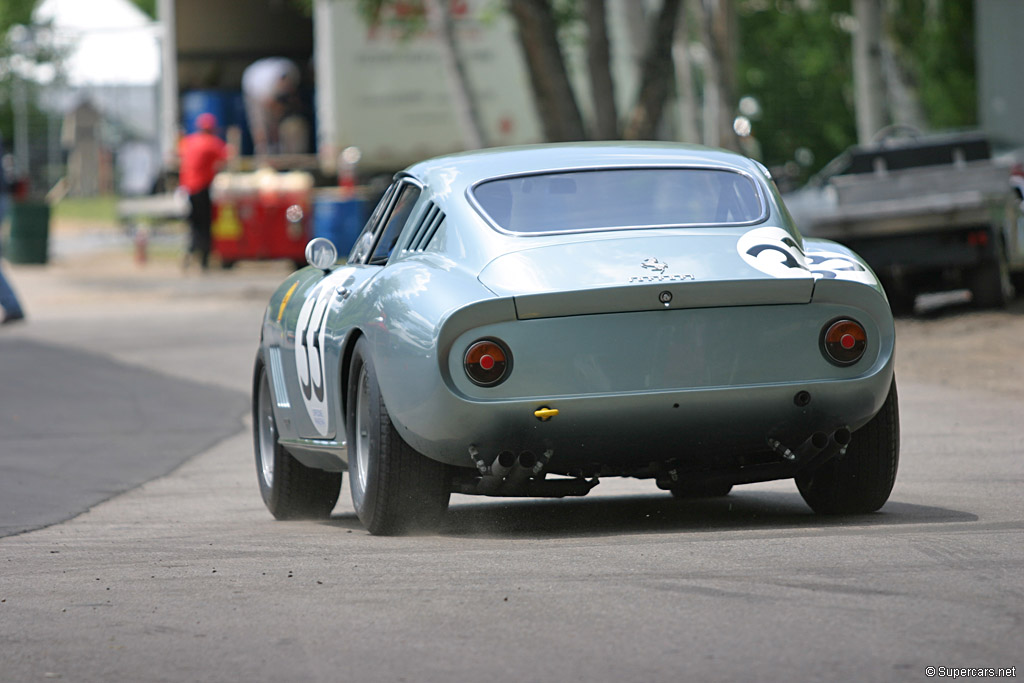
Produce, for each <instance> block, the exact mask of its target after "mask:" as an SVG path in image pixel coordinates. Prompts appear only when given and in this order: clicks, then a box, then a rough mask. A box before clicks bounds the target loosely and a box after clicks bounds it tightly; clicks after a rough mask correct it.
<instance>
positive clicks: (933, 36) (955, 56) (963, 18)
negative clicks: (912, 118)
mask: <svg viewBox="0 0 1024 683" xmlns="http://www.w3.org/2000/svg"><path fill="white" fill-rule="evenodd" d="M890 2H891V5H890V7H889V12H888V15H889V16H888V20H889V31H890V33H891V34H892V36H893V38H894V40H895V42H896V44H897V46H898V47H899V48H900V49H901V57H902V58H903V60H904V61H905V62H906V63H907V64H908V65H909V68H910V70H911V73H912V75H913V77H914V80H915V85H916V87H917V92H918V96H919V97H920V99H921V105H922V108H923V109H924V112H925V116H926V117H927V119H928V124H929V125H930V126H931V127H932V128H933V129H938V130H941V129H945V128H964V127H968V126H974V125H977V121H978V97H977V84H976V79H975V63H974V54H975V52H974V50H975V45H974V0H939V1H938V2H936V1H935V0H890Z"/></svg>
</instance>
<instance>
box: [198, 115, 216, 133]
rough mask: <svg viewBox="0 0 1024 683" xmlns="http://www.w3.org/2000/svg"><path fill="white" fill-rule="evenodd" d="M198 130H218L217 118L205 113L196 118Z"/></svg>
mask: <svg viewBox="0 0 1024 683" xmlns="http://www.w3.org/2000/svg"><path fill="white" fill-rule="evenodd" d="M196 128H198V129H199V130H206V131H212V130H217V117H216V116H214V115H213V114H211V113H210V112H204V113H202V114H200V115H199V116H197V117H196Z"/></svg>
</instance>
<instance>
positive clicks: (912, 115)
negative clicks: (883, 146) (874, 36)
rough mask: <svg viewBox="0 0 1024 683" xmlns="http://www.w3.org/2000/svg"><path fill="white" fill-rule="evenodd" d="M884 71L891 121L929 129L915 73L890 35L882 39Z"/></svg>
mask: <svg viewBox="0 0 1024 683" xmlns="http://www.w3.org/2000/svg"><path fill="white" fill-rule="evenodd" d="M882 73H883V80H884V81H885V91H886V95H887V96H888V100H889V110H890V111H889V113H890V115H891V116H892V122H893V123H897V124H900V125H903V126H910V127H911V128H916V129H917V130H920V131H924V130H927V128H928V117H927V116H925V113H924V108H923V107H922V106H921V98H920V96H919V95H918V91H917V83H916V79H915V78H914V74H913V72H912V70H911V68H910V65H909V64H908V63H907V60H906V59H905V57H904V55H903V53H902V52H901V50H900V47H899V45H897V44H896V41H894V40H893V39H892V38H889V37H888V36H886V37H884V38H883V39H882Z"/></svg>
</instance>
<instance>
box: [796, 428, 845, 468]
mask: <svg viewBox="0 0 1024 683" xmlns="http://www.w3.org/2000/svg"><path fill="white" fill-rule="evenodd" d="M852 438H853V435H852V434H851V433H850V430H849V429H847V428H846V427H840V428H839V429H837V430H835V431H834V432H832V434H830V435H829V437H828V444H827V445H826V446H825V447H824V448H823V449H821V451H820V452H819V453H818V454H816V455H814V456H813V457H811V458H809V459H808V460H807V461H806V462H804V463H802V464H800V469H801V470H813V469H817V468H818V467H820V466H821V465H823V464H825V463H826V462H828V461H829V460H831V459H832V458H836V457H842V456H844V455H846V449H847V447H848V446H849V445H850V440H851V439H852Z"/></svg>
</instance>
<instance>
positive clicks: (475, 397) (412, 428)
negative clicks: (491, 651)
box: [403, 228, 895, 495]
mask: <svg viewBox="0 0 1024 683" xmlns="http://www.w3.org/2000/svg"><path fill="white" fill-rule="evenodd" d="M752 232H753V233H756V234H754V235H753V236H751V233H752ZM785 241H789V238H788V233H786V232H785V231H783V230H781V229H778V228H754V229H753V230H743V229H738V230H727V231H720V230H719V231H703V230H682V231H677V232H674V233H672V234H665V233H664V232H662V233H658V234H656V235H642V234H639V233H638V234H636V235H630V236H626V237H621V236H620V237H617V238H615V239H598V240H575V241H574V240H566V241H565V242H563V243H559V244H552V245H548V246H544V247H538V248H536V249H530V250H524V251H519V252H514V253H510V254H508V255H506V256H502V257H500V258H498V259H496V260H495V261H494V262H492V263H491V264H490V265H489V266H488V267H487V268H485V269H484V270H483V272H482V273H481V274H480V277H479V279H480V281H481V282H482V283H483V284H484V285H485V286H487V287H488V288H489V289H491V290H492V291H494V292H495V293H496V294H497V295H498V298H496V299H494V300H491V301H483V302H480V303H477V304H473V305H470V306H468V307H466V308H463V309H461V310H459V311H456V312H455V313H453V314H452V315H451V316H450V317H449V318H448V319H447V321H446V322H445V324H444V326H443V327H442V330H441V334H440V339H439V344H438V359H437V360H438V363H439V365H440V366H441V367H440V371H441V376H442V378H443V380H444V384H445V387H446V391H445V392H443V395H442V396H439V397H438V399H437V400H435V401H431V402H430V405H429V406H424V407H423V409H422V410H420V411H417V413H416V415H415V416H414V417H412V418H411V420H410V422H409V423H408V424H406V425H405V426H406V427H407V429H405V430H403V431H404V434H403V436H405V438H407V440H409V442H410V444H411V445H412V446H413V447H414V448H416V449H417V450H419V451H420V452H423V453H425V454H426V455H428V456H429V457H432V458H434V459H437V460H441V461H444V462H447V463H449V464H451V465H460V466H467V465H471V464H474V463H475V464H476V465H477V466H478V468H479V470H480V471H481V472H482V473H483V475H484V476H483V477H482V478H481V481H480V482H479V483H478V484H475V485H479V486H483V487H484V488H485V489H486V488H487V486H488V485H489V484H488V482H492V483H493V482H494V480H495V478H494V477H493V476H492V473H493V472H495V471H496V472H498V473H499V474H500V475H501V477H505V478H507V477H508V472H509V471H510V470H511V471H516V472H519V473H520V474H519V476H520V478H521V479H522V480H523V481H522V482H520V483H521V484H525V482H526V481H527V480H530V479H531V477H532V476H533V475H542V474H543V473H554V474H567V475H572V476H574V477H577V479H576V480H575V481H576V482H577V483H576V484H575V488H572V486H573V485H570V484H566V483H564V482H561V483H554V484H553V485H552V484H548V486H549V488H550V490H551V492H549V493H544V485H543V484H540V483H536V481H535V479H534V481H535V483H534V484H533V485H527V486H526V487H525V488H524V487H523V486H519V487H509V486H508V485H506V486H505V489H507V490H512V491H518V492H519V493H520V494H524V495H573V494H582V493H585V492H586V490H589V489H588V488H587V486H588V485H591V484H590V483H589V482H587V483H586V485H584V484H583V483H581V482H580V479H579V477H582V476H606V475H627V476H641V477H666V476H670V475H669V473H673V474H672V475H671V476H675V474H674V473H676V472H700V473H704V474H707V473H718V474H721V475H722V476H724V477H725V478H727V479H729V481H730V483H742V482H749V481H761V480H769V479H776V478H784V477H787V476H793V474H794V472H795V469H794V466H795V464H797V463H796V461H797V460H800V461H802V463H803V464H806V462H807V461H809V460H810V459H813V458H819V459H820V458H822V457H826V456H827V455H829V452H830V451H832V454H834V452H835V451H837V450H838V449H840V448H842V446H843V445H844V442H848V441H849V435H850V433H851V432H852V431H854V430H856V429H857V428H859V427H861V426H862V425H864V424H865V423H867V422H868V421H869V420H870V419H871V418H872V417H873V416H874V415H875V414H876V413H877V412H878V411H879V409H880V408H881V406H882V404H883V402H884V401H885V398H886V394H887V390H888V387H889V385H890V383H891V381H892V371H893V369H892V365H893V347H894V336H895V335H894V328H893V324H892V317H891V315H890V313H889V309H888V305H887V303H886V301H885V297H884V295H883V294H882V292H881V290H880V288H879V287H878V286H877V283H876V284H872V281H873V276H872V275H871V274H870V271H867V270H866V269H864V268H862V267H861V266H860V264H859V262H858V261H857V260H856V258H855V257H854V256H852V255H851V254H849V253H848V252H845V251H843V250H842V248H841V247H838V246H837V245H830V244H824V243H823V244H819V245H816V246H817V250H814V249H811V248H810V246H815V245H805V246H806V247H808V248H807V249H806V251H805V250H804V249H805V246H799V245H795V244H794V245H793V247H788V246H786V245H785V244H783V248H782V250H779V249H777V248H776V246H775V245H776V243H780V242H785ZM765 245H769V246H770V247H771V248H766V249H760V247H761V246H765ZM782 251H785V256H789V255H794V258H796V259H797V260H798V261H799V263H800V266H801V267H800V268H795V269H790V267H789V266H786V265H785V261H786V258H785V257H784V255H783V254H782ZM751 252H753V254H751ZM759 261H763V263H758V262H759ZM827 261H831V265H830V266H829V267H831V268H832V269H833V270H832V271H826V270H824V269H823V268H818V272H813V271H811V270H810V269H809V268H810V267H814V264H815V263H817V264H818V265H819V266H820V265H821V264H824V263H826V262H827ZM559 264H562V267H559ZM565 264H571V267H565ZM808 264H810V266H809V265H808ZM780 267H782V268H787V269H790V270H789V272H784V271H779V270H778V268H780ZM843 269H848V270H847V271H846V272H844V270H843ZM837 273H838V275H837ZM524 274H528V276H524ZM588 278H589V280H588ZM524 281H528V282H529V285H528V286H524V284H523V283H524ZM616 282H619V283H621V284H614V283H616ZM581 283H582V286H581ZM510 303H511V305H510ZM524 470H528V471H526V472H525V473H524ZM550 481H551V480H549V482H550ZM554 481H555V482H559V480H554ZM531 486H532V488H531ZM559 487H561V488H559ZM567 487H568V488H567ZM563 489H564V490H563ZM577 489H578V490H577ZM467 492H484V493H487V492H489V491H486V490H484V491H476V490H473V491H468V490H467Z"/></svg>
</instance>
